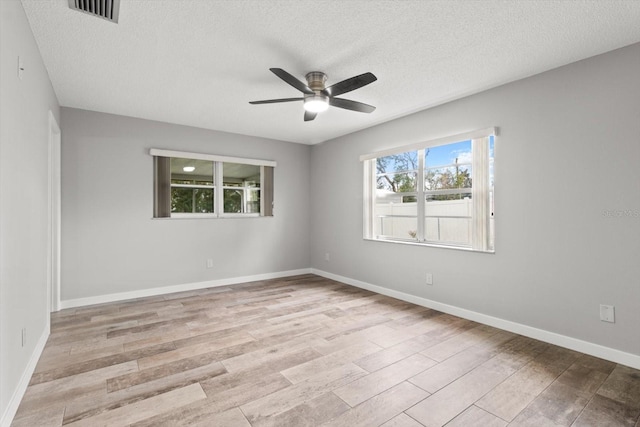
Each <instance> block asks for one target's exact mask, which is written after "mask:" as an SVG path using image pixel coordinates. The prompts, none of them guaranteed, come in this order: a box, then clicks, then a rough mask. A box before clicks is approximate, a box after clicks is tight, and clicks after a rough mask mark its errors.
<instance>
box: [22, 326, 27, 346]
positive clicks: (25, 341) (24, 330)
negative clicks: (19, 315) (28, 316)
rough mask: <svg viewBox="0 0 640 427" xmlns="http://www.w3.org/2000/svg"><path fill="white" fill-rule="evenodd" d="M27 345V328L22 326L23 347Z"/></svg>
mask: <svg viewBox="0 0 640 427" xmlns="http://www.w3.org/2000/svg"><path fill="white" fill-rule="evenodd" d="M25 345H27V328H22V347H24V346H25Z"/></svg>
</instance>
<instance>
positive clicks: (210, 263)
mask: <svg viewBox="0 0 640 427" xmlns="http://www.w3.org/2000/svg"><path fill="white" fill-rule="evenodd" d="M207 268H213V260H212V259H211V258H209V259H208V260H207Z"/></svg>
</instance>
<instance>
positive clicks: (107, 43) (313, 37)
mask: <svg viewBox="0 0 640 427" xmlns="http://www.w3.org/2000/svg"><path fill="white" fill-rule="evenodd" d="M22 3H23V5H24V9H25V11H26V14H27V17H28V19H29V22H30V24H31V27H32V29H33V33H34V35H35V37H36V40H37V42H38V45H39V47H40V51H41V53H42V56H43V58H44V63H45V65H46V67H47V69H48V71H49V76H50V78H51V81H52V83H53V87H54V89H55V91H56V94H57V96H58V100H59V101H60V104H61V105H62V106H66V107H74V108H82V109H87V110H94V111H101V112H106V113H113V114H121V115H126V116H132V117H140V118H145V119H151V120H159V121H164V122H170V123H177V124H183V125H189V126H196V127H201V128H208V129H215V130H222V131H228V132H234V133H239V134H246V135H255V136H261V137H267V138H274V139H279V140H285V141H292V142H298V143H304V144H314V143H318V142H322V141H326V140H328V139H332V138H335V137H338V136H341V135H345V134H347V133H351V132H354V131H357V130H359V129H363V128H367V127H370V126H373V125H376V124H379V123H382V122H385V121H388V120H391V119H394V118H396V117H400V116H403V115H406V114H409V113H412V112H415V111H418V110H421V109H424V108H428V107H432V106H434V105H438V104H441V103H443V102H447V101H450V100H453V99H456V98H460V97H462V96H465V95H469V94H472V93H476V92H480V91H482V90H485V89H488V88H491V87H495V86H498V85H501V84H504V83H507V82H510V81H514V80H517V79H521V78H523V77H527V76H530V75H533V74H537V73H540V72H542V71H545V70H549V69H552V68H555V67H558V66H561V65H564V64H568V63H571V62H575V61H577V60H580V59H583V58H587V57H590V56H594V55H597V54H600V53H603V52H607V51H610V50H613V49H616V48H619V47H622V46H626V45H629V44H633V43H636V42H639V41H640V1H635V0H623V1H618V0H600V1H562V0H556V1H536V0H532V1H516V0H511V1H495V0H487V1H462V0H458V1H456V0H443V1H424V0H423V1H391V0H385V1H373V0H366V1H356V0H350V1H337V0H333V1H331V0H316V1H300V0H290V1H281V0H253V1H247V0H236V1H213V0H122V2H121V5H120V17H119V23H118V24H114V23H111V22H107V21H104V20H101V19H99V18H95V17H93V16H90V15H87V14H83V13H80V12H77V11H72V10H71V9H69V6H68V1H67V0H46V1H44V0H22ZM271 67H277V68H283V69H285V70H286V71H288V72H289V73H291V74H293V75H294V76H296V77H298V78H299V79H301V80H304V75H305V74H306V73H307V72H309V71H316V70H317V71H323V72H325V73H327V74H328V76H329V80H328V81H327V85H331V84H333V83H336V82H338V81H341V80H344V79H346V78H349V77H352V76H354V75H357V74H361V73H364V72H367V71H370V72H372V73H374V74H375V75H376V76H377V77H378V81H377V82H374V83H372V84H370V85H368V86H366V87H363V88H361V89H358V90H356V91H354V92H351V93H348V94H345V95H343V96H342V97H344V98H348V99H353V100H356V101H361V102H364V103H367V104H371V105H374V106H376V107H377V109H376V111H374V112H373V113H372V114H363V113H357V112H352V111H348V110H341V109H337V108H330V109H329V111H327V112H325V113H321V114H320V115H318V117H317V118H316V120H314V121H312V122H306V123H305V122H304V121H303V107H302V103H301V102H300V103H298V102H295V103H285V104H269V105H249V101H253V100H262V99H271V98H288V97H297V96H300V92H298V91H296V90H295V89H293V88H292V87H290V86H288V85H287V84H286V83H285V82H284V81H282V80H280V79H279V78H278V77H276V76H275V75H274V74H272V73H271V72H270V71H269V68H271Z"/></svg>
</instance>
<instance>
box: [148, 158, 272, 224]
mask: <svg viewBox="0 0 640 427" xmlns="http://www.w3.org/2000/svg"><path fill="white" fill-rule="evenodd" d="M151 155H152V156H153V158H154V217H155V218H171V217H172V218H176V217H191V218H193V217H207V218H210V217H225V216H273V169H274V166H275V162H272V161H267V160H256V159H239V158H231V157H223V156H215V155H208V154H196V153H184V152H177V151H167V150H158V149H152V150H151Z"/></svg>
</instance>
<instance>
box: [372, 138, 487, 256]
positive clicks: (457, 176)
mask: <svg viewBox="0 0 640 427" xmlns="http://www.w3.org/2000/svg"><path fill="white" fill-rule="evenodd" d="M494 144H495V136H494V129H488V130H484V131H479V132H474V133H470V134H465V135H458V136H454V137H450V138H443V139H441V140H437V141H430V142H425V143H421V144H413V145H411V146H409V147H404V148H399V149H397V150H389V151H386V152H383V153H374V154H370V155H366V156H362V157H361V160H363V161H364V166H365V167H364V171H365V185H364V188H365V198H364V199H365V206H364V214H365V215H364V216H365V230H364V237H365V238H367V239H374V240H386V241H404V242H414V243H422V244H429V245H438V246H447V247H455V248H464V249H473V250H478V251H484V252H493V251H494V246H495V242H494V240H495V239H494V215H493V200H494V197H493V194H494V191H493V188H494V174H493V165H494V160H493V159H494Z"/></svg>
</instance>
